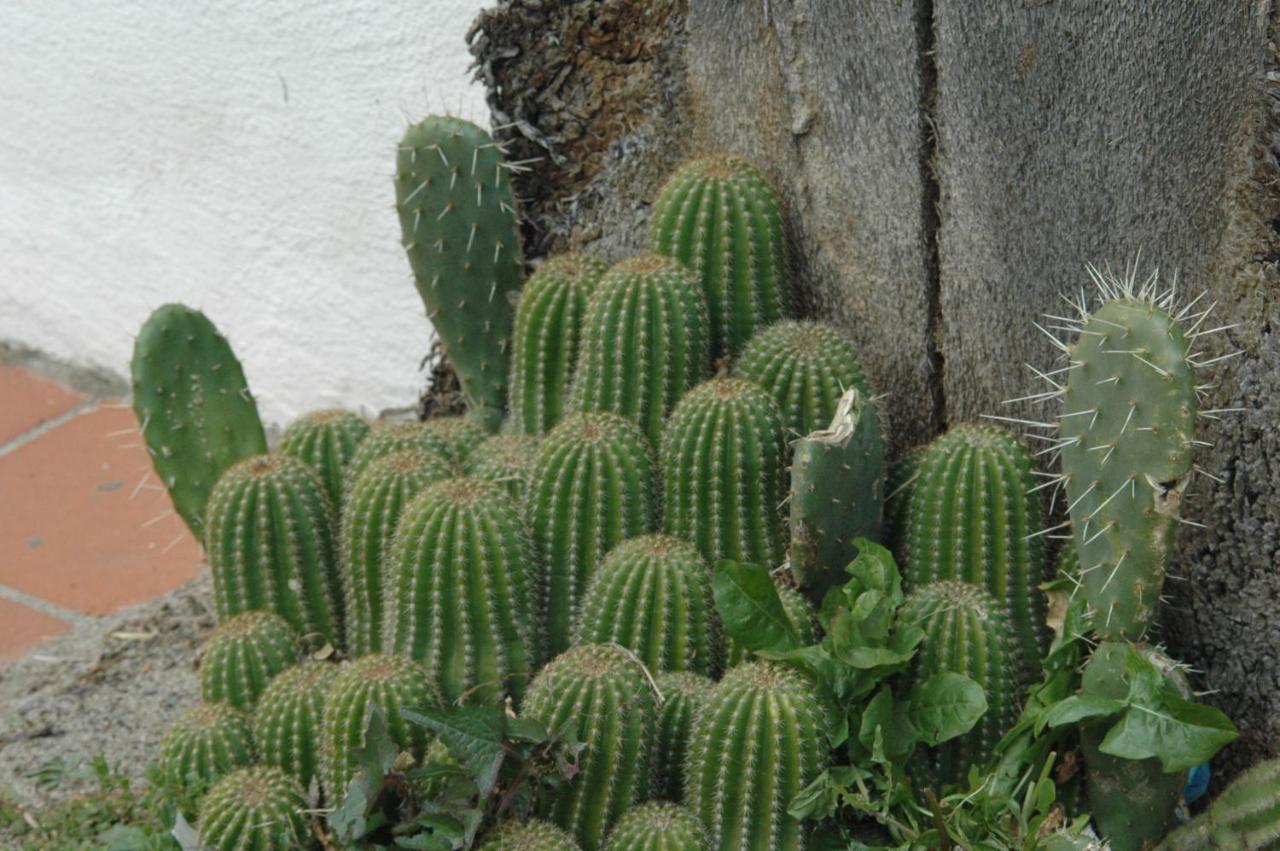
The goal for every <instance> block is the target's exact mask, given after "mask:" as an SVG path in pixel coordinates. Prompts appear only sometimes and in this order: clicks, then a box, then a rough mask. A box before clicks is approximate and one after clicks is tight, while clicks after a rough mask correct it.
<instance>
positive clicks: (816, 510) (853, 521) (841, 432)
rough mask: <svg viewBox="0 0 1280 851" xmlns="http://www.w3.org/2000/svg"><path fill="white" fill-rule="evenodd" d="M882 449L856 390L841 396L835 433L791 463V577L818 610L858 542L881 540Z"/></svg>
mask: <svg viewBox="0 0 1280 851" xmlns="http://www.w3.org/2000/svg"><path fill="white" fill-rule="evenodd" d="M884 483H885V467H884V444H883V443H882V442H881V440H880V423H879V421H878V419H877V417H876V411H875V408H874V407H873V406H872V404H871V402H870V401H869V400H868V399H867V398H866V396H865V395H864V394H863V393H862V392H861V391H859V390H857V389H856V388H855V389H852V390H849V391H848V392H846V393H845V394H844V395H843V396H841V397H840V403H839V405H838V406H837V408H836V413H835V417H834V418H833V419H832V420H831V426H830V427H829V428H824V429H823V430H822V431H815V432H813V433H812V434H810V435H809V436H808V437H803V438H801V439H800V440H798V441H796V444H795V449H794V451H793V454H792V461H791V549H790V551H789V554H790V560H791V573H792V575H794V576H795V579H796V583H797V584H798V585H799V586H800V588H801V589H803V590H804V592H805V593H806V594H808V595H809V599H811V600H813V601H814V602H815V603H817V602H821V600H822V598H823V596H824V595H825V594H826V593H827V589H828V588H830V587H831V586H832V585H836V584H838V583H840V582H842V581H843V579H844V577H845V573H844V568H845V565H847V564H848V563H849V562H850V561H852V560H853V559H854V557H855V556H857V554H858V552H857V550H858V548H857V547H855V546H854V544H853V541H854V539H856V538H869V539H871V540H873V541H878V540H879V539H880V529H881V523H882V518H883V514H884Z"/></svg>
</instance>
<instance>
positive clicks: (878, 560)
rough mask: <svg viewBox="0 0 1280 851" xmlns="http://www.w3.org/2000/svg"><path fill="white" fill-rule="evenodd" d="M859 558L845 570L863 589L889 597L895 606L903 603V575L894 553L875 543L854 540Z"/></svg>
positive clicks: (864, 539) (861, 539) (863, 539)
mask: <svg viewBox="0 0 1280 851" xmlns="http://www.w3.org/2000/svg"><path fill="white" fill-rule="evenodd" d="M853 545H854V546H855V547H857V548H858V556H857V558H855V559H854V560H853V561H851V562H850V563H849V566H848V567H846V568H845V570H847V571H848V572H849V575H850V576H852V577H853V582H854V583H857V584H858V585H859V586H860V587H861V589H875V590H877V591H879V592H880V593H882V594H884V595H885V596H886V597H888V598H889V599H890V600H891V601H892V602H893V603H894V605H897V604H898V603H901V602H902V599H903V596H902V574H901V573H900V572H899V571H898V565H897V563H896V562H895V561H894V560H893V553H891V552H889V550H888V549H886V548H885V547H882V546H881V545H880V544H877V543H875V542H874V541H870V540H867V539H866V538H854V539H853Z"/></svg>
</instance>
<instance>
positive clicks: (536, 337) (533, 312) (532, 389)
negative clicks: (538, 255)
mask: <svg viewBox="0 0 1280 851" xmlns="http://www.w3.org/2000/svg"><path fill="white" fill-rule="evenodd" d="M607 268H608V267H607V266H606V265H605V264H604V263H601V262H600V261H599V260H596V259H595V258H593V257H588V256H586V255H585V254H566V255H564V256H561V257H553V258H551V259H550V260H548V261H547V262H546V263H543V264H542V266H541V267H540V268H539V269H538V271H536V272H534V273H533V276H532V277H530V278H529V283H528V284H526V285H525V288H524V292H523V293H521V294H520V304H519V306H518V307H517V308H516V330H515V338H514V339H513V341H512V343H513V347H514V350H515V351H514V353H513V355H512V362H511V420H512V424H513V425H514V427H515V428H516V430H517V431H519V432H521V433H524V434H530V435H542V434H545V433H546V432H548V431H550V430H551V427H552V426H554V425H555V424H556V423H557V422H559V420H560V417H561V415H562V414H563V413H564V412H565V410H566V409H567V407H568V401H569V387H570V383H571V381H572V379H573V372H574V368H575V367H576V366H577V360H578V340H579V338H580V336H581V334H582V321H583V317H584V316H585V314H586V311H587V300H588V299H589V298H590V296H591V293H592V292H593V291H594V290H595V288H596V285H597V284H598V283H599V282H600V278H601V277H602V276H603V275H604V273H605V270H606V269H607Z"/></svg>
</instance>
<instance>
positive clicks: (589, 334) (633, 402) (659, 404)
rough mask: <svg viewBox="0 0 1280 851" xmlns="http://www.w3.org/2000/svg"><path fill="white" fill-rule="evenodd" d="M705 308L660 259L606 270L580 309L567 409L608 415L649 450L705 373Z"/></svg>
mask: <svg viewBox="0 0 1280 851" xmlns="http://www.w3.org/2000/svg"><path fill="white" fill-rule="evenodd" d="M708 339H709V330H708V326H707V313H706V306H705V304H704V303H703V298H702V293H701V291H700V289H699V286H698V281H697V279H696V278H695V277H694V276H693V274H692V273H690V272H689V270H688V269H686V268H684V267H683V266H681V265H680V264H679V263H677V262H675V261H674V260H669V259H667V258H665V257H635V258H632V259H630V260H624V261H622V262H621V263H619V264H617V265H616V266H614V267H613V268H611V269H610V270H609V271H608V272H607V273H606V274H605V276H604V277H603V278H601V280H600V283H599V284H598V285H597V286H596V290H595V293H594V294H593V295H592V296H591V300H590V301H589V302H588V303H587V315H586V318H585V319H584V320H583V323H582V342H581V349H580V354H579V356H578V367H577V370H576V372H575V377H574V387H573V408H574V410H578V411H612V412H613V413H616V414H621V415H622V416H625V417H626V418H627V419H629V420H631V421H632V422H634V423H637V424H638V425H639V426H640V428H641V429H642V430H643V431H644V433H645V436H646V437H647V438H648V439H649V441H650V442H651V443H653V444H655V445H656V444H657V442H658V439H659V438H660V437H661V435H662V424H663V421H664V420H665V419H666V418H667V415H668V414H669V413H670V412H671V409H672V408H674V407H675V405H676V403H677V402H678V401H680V397H681V396H683V395H684V393H685V391H687V390H688V389H689V388H690V387H692V386H694V385H695V384H697V383H698V382H699V381H701V380H702V379H704V378H706V377H707V375H708V374H709V372H710V360H709V356H708V352H709V349H708Z"/></svg>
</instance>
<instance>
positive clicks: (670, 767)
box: [653, 671, 715, 801]
mask: <svg viewBox="0 0 1280 851" xmlns="http://www.w3.org/2000/svg"><path fill="white" fill-rule="evenodd" d="M714 687H715V683H713V682H712V681H711V680H709V679H707V678H706V677H704V676H702V675H701V674H694V673H690V672H689V671H675V672H672V673H666V674H662V675H660V676H659V677H658V691H660V692H661V693H662V703H661V704H660V705H659V706H658V733H657V736H656V737H655V740H654V749H653V776H654V781H655V782H656V783H657V786H656V788H655V789H654V790H653V791H654V794H655V795H657V796H660V797H663V798H666V799H667V800H669V801H683V800H684V765H685V755H686V753H687V752H688V750H689V737H690V736H691V735H693V721H694V719H695V718H697V716H698V712H699V711H700V710H701V709H702V706H703V704H705V703H706V702H707V698H708V697H710V696H711V689H713V688H714Z"/></svg>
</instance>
